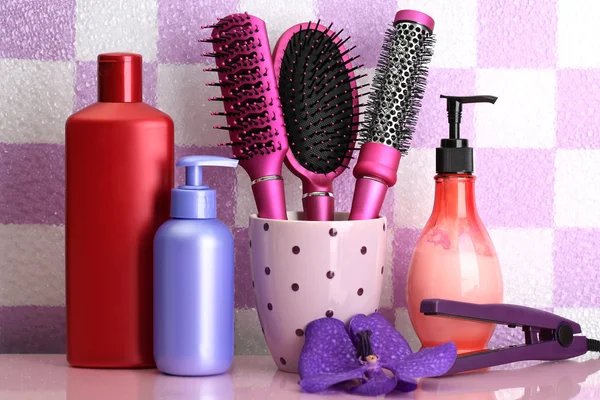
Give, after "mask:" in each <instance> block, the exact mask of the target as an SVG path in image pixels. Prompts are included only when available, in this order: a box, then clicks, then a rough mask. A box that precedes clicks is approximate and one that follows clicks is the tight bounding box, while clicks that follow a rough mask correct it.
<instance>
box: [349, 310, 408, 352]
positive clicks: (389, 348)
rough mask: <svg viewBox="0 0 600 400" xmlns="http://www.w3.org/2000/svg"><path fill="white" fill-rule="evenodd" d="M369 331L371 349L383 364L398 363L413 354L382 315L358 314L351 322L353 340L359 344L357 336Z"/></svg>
mask: <svg viewBox="0 0 600 400" xmlns="http://www.w3.org/2000/svg"><path fill="white" fill-rule="evenodd" d="M367 329H368V330H370V331H371V347H372V348H373V351H374V352H375V355H377V356H378V357H379V359H380V360H381V362H384V363H393V362H398V361H400V360H402V359H403V358H404V357H407V356H408V355H410V354H412V350H411V349H410V346H409V345H408V343H407V342H406V340H405V339H404V337H402V335H401V334H400V333H399V332H398V331H397V330H396V328H395V327H394V326H393V325H392V324H390V323H389V322H388V321H387V320H386V319H385V317H384V316H383V315H382V314H381V313H373V314H371V315H369V316H366V315H364V314H358V315H356V316H355V317H353V318H352V319H351V320H350V332H351V333H352V340H354V341H356V342H357V341H358V339H357V336H356V334H357V333H358V332H360V331H364V330H367ZM356 342H355V343H356Z"/></svg>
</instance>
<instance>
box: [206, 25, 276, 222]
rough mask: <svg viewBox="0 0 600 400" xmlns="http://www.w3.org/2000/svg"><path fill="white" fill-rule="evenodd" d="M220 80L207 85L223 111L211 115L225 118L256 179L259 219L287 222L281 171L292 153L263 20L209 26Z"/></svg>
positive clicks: (237, 154)
mask: <svg viewBox="0 0 600 400" xmlns="http://www.w3.org/2000/svg"><path fill="white" fill-rule="evenodd" d="M205 28H212V35H211V38H210V39H206V40H202V42H209V43H212V45H213V50H214V52H213V53H207V54H204V55H205V56H208V57H214V58H215V60H216V64H217V66H216V68H207V69H206V70H207V71H214V72H217V73H218V75H219V81H218V82H213V83H209V84H208V85H209V86H218V87H220V88H221V94H222V97H213V98H210V99H209V100H210V101H222V102H223V104H224V109H225V111H224V112H217V113H213V115H222V116H225V117H226V119H227V125H226V126H220V125H219V126H215V128H216V129H225V130H228V131H229V138H230V142H229V143H227V145H230V146H232V149H233V155H234V157H235V158H237V159H239V160H240V162H239V165H240V166H241V167H242V168H244V170H245V171H246V172H247V173H248V175H249V177H250V180H251V181H252V193H253V194H254V201H255V202H256V207H257V209H258V216H259V217H261V218H270V219H283V220H285V219H287V215H286V207H285V192H284V186H283V177H282V176H281V168H282V165H283V159H284V158H285V154H286V153H287V151H288V141H287V134H286V131H285V125H284V120H283V115H282V111H281V103H280V100H279V93H278V90H277V83H276V80H275V74H274V72H273V62H272V60H271V53H270V51H271V49H270V47H269V41H268V38H267V30H266V27H265V23H264V21H262V20H261V19H259V18H256V17H254V16H252V15H249V14H248V13H245V14H232V15H229V16H227V17H225V18H221V19H219V21H218V22H217V23H216V24H214V25H211V26H208V27H205Z"/></svg>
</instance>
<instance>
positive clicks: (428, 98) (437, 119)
mask: <svg viewBox="0 0 600 400" xmlns="http://www.w3.org/2000/svg"><path fill="white" fill-rule="evenodd" d="M475 77H476V74H475V69H451V68H448V69H446V68H431V69H430V70H429V75H428V78H427V89H426V90H425V95H424V96H423V100H422V103H421V104H422V105H421V111H420V113H419V121H418V123H417V128H416V129H415V134H414V136H413V140H412V145H411V146H412V147H414V148H429V149H431V148H435V147H439V145H440V140H441V139H442V138H444V137H447V136H448V129H449V128H448V114H447V112H446V100H445V99H441V98H440V95H441V94H445V95H448V96H463V95H467V94H469V93H475V79H476V78H475ZM473 116H474V113H473V112H465V113H463V116H462V122H461V132H462V133H463V134H464V137H465V138H467V139H469V141H470V142H471V143H473V140H474V139H475V129H474V117H473Z"/></svg>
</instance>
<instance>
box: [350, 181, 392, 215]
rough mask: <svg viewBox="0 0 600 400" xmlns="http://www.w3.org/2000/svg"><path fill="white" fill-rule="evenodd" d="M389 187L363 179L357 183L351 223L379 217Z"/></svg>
mask: <svg viewBox="0 0 600 400" xmlns="http://www.w3.org/2000/svg"><path fill="white" fill-rule="evenodd" d="M387 191H388V186H387V185H386V184H385V183H382V182H380V181H375V180H373V179H368V178H361V179H358V180H357V181H356V187H355V189H354V198H353V199H352V211H351V212H350V217H349V218H348V219H349V220H351V221H356V220H362V219H374V218H377V217H379V212H380V211H381V206H382V205H383V201H384V200H385V195H386V194H387Z"/></svg>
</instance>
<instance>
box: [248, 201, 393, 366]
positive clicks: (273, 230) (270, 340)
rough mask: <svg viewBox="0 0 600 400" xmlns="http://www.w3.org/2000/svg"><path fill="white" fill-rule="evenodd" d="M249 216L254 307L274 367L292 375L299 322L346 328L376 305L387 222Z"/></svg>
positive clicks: (300, 335) (300, 340)
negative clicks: (333, 321) (328, 320)
mask: <svg viewBox="0 0 600 400" xmlns="http://www.w3.org/2000/svg"><path fill="white" fill-rule="evenodd" d="M302 219H303V213H298V212H288V220H287V221H283V220H272V219H263V218H258V217H257V216H256V215H251V216H250V226H249V235H250V258H251V264H252V285H253V287H254V296H255V299H256V309H257V311H258V318H259V320H260V323H261V326H262V328H263V332H264V335H265V339H266V341H267V345H268V346H269V350H270V352H271V356H272V357H273V360H274V361H275V364H277V367H278V368H279V369H281V370H283V371H287V372H297V371H298V359H299V357H300V352H301V351H302V346H303V345H304V330H305V329H306V325H307V324H308V323H309V322H311V321H313V320H315V319H319V318H325V317H333V318H337V319H340V320H342V321H344V322H345V323H347V322H348V320H349V319H350V318H351V317H353V316H354V315H356V314H370V313H372V312H374V311H375V310H376V309H378V308H379V299H380V297H381V288H382V285H383V268H384V265H385V259H386V244H387V241H386V234H387V232H386V219H385V217H379V218H377V219H371V220H362V221H348V213H335V221H304V220H302Z"/></svg>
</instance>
